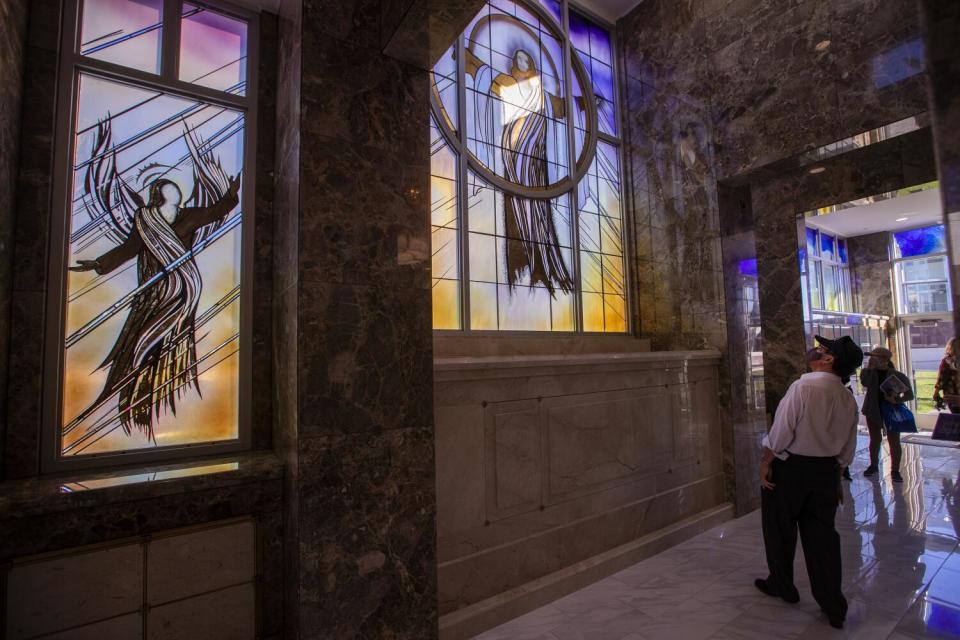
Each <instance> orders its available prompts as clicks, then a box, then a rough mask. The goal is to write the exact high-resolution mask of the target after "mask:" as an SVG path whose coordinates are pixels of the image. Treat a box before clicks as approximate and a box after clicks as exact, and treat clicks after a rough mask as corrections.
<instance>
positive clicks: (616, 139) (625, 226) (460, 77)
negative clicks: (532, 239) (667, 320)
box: [429, 0, 634, 337]
mask: <svg viewBox="0 0 960 640" xmlns="http://www.w3.org/2000/svg"><path fill="white" fill-rule="evenodd" d="M513 1H514V2H518V3H519V4H522V5H523V6H524V8H525V9H527V10H529V11H531V12H533V13H534V14H535V15H537V17H539V18H540V19H548V20H549V23H550V24H551V25H554V26H559V28H560V30H561V33H562V35H563V43H562V44H563V57H564V84H565V86H567V87H572V84H571V76H572V74H573V61H572V58H573V56H575V55H578V54H577V52H576V50H575V48H574V46H573V42H572V40H571V38H570V13H571V12H575V13H578V14H579V15H580V16H581V17H583V18H585V19H587V20H588V21H589V22H592V23H593V24H595V25H597V26H599V27H601V28H602V29H604V30H605V31H606V32H607V34H608V35H609V36H610V50H611V52H610V58H611V60H610V62H611V64H610V68H611V70H612V76H613V78H612V79H613V100H614V105H615V109H614V112H615V113H614V116H615V125H616V128H617V135H616V136H612V135H610V134H607V133H604V132H603V131H601V130H600V123H599V115H598V116H597V122H594V123H593V126H594V127H595V129H596V144H595V145H594V152H593V158H596V157H597V155H598V154H599V143H601V142H602V143H606V144H608V145H610V146H612V147H614V148H615V149H616V152H617V162H618V169H619V178H620V190H619V191H620V202H621V208H620V209H621V210H620V222H621V230H620V234H621V237H620V242H621V249H622V256H621V257H622V264H623V288H624V329H623V331H585V330H584V329H583V324H584V323H583V293H584V290H583V281H582V275H583V272H582V270H581V265H580V253H581V251H582V249H581V245H580V209H579V207H578V206H577V193H578V189H579V185H580V181H581V180H584V179H586V177H587V173H585V174H584V175H583V176H581V178H580V179H579V180H577V181H576V182H575V183H574V185H573V187H572V188H570V189H569V190H567V191H565V192H563V193H561V194H560V195H559V196H554V197H552V198H549V199H551V200H552V199H554V198H555V197H565V198H567V199H568V202H569V203H570V204H569V208H570V212H571V217H572V221H571V245H572V246H571V248H570V249H571V257H572V261H573V264H572V267H573V270H574V273H575V274H576V276H575V280H576V287H575V289H574V302H573V315H574V328H573V329H572V330H562V331H561V330H558V331H544V330H526V329H473V328H471V327H470V317H471V309H470V291H469V290H470V283H471V281H470V223H469V211H468V210H467V207H466V203H467V200H468V188H469V187H468V185H469V173H470V168H469V166H468V164H469V163H468V162H467V159H466V158H465V157H464V154H465V153H468V151H466V145H465V144H462V143H461V142H458V141H457V140H451V139H450V138H449V136H448V132H447V130H446V128H445V127H444V126H443V125H442V123H441V122H440V118H439V117H437V118H435V115H436V114H435V112H434V109H435V105H434V103H433V97H432V94H433V92H432V91H431V103H430V106H429V110H430V120H431V121H433V120H435V119H436V120H437V122H436V125H437V129H438V130H439V133H440V137H441V138H442V139H443V141H444V143H445V144H446V146H447V147H448V148H449V149H450V152H451V153H452V154H453V156H454V158H455V162H456V175H457V184H456V195H457V213H456V217H457V224H458V228H457V245H458V246H457V259H456V260H457V266H458V269H459V276H458V279H457V282H458V285H459V288H460V294H459V301H458V302H459V304H458V306H457V311H458V313H459V314H460V327H459V328H457V329H438V328H435V327H434V328H433V332H434V333H435V334H436V335H455V336H477V337H482V336H499V337H524V336H526V337H531V336H536V337H545V336H556V337H570V336H589V337H604V336H625V335H631V334H632V333H633V327H634V317H633V316H634V311H633V296H634V292H633V286H632V283H633V279H632V270H631V266H630V259H629V258H630V256H631V255H632V252H633V246H632V238H633V234H632V233H629V232H628V230H629V229H630V228H631V227H632V225H633V217H632V214H633V212H632V210H631V208H630V207H628V206H627V205H626V203H627V201H628V195H627V189H628V185H627V181H626V180H625V175H626V174H625V170H626V164H625V162H626V152H625V147H626V143H625V141H624V129H623V117H622V108H621V105H622V95H621V93H622V91H621V86H620V84H621V83H620V80H621V78H620V58H619V52H620V43H619V41H618V39H617V33H616V27H615V25H612V24H610V23H609V22H608V21H607V20H605V19H603V18H601V17H599V16H597V15H596V14H595V13H593V12H592V11H590V10H589V9H587V8H585V7H583V6H581V5H580V4H578V3H577V2H575V1H573V0H557V2H559V4H560V8H561V17H562V22H561V23H560V24H559V25H557V24H556V18H555V17H554V16H553V15H550V14H549V11H548V10H547V9H546V8H545V7H544V6H543V5H542V4H541V3H540V0H513ZM489 2H490V0H487V1H486V2H485V3H484V7H486V5H487V4H488V3H489ZM463 36H464V34H463V32H460V33H458V34H457V40H456V43H455V44H454V46H455V47H456V51H457V122H458V127H457V132H456V135H457V136H458V137H460V138H461V140H462V139H464V138H465V134H463V133H462V130H463V129H464V127H465V124H464V123H465V122H466V83H465V81H464V74H465V70H464V66H463V60H464V55H463V49H464V44H463ZM430 74H431V76H432V74H433V71H432V69H431V71H430ZM591 80H592V79H591ZM431 82H432V80H431ZM591 89H592V85H591ZM572 100H573V94H572V92H571V91H567V103H568V107H569V106H570V105H571V104H572ZM573 136H574V133H573V131H572V128H568V156H569V158H570V160H568V162H571V163H575V162H576V158H575V157H574V145H573ZM585 144H587V142H586V141H585ZM461 146H462V147H463V151H462V153H461V152H459V151H458V147H461ZM593 158H591V162H593ZM573 170H574V164H571V166H570V171H571V174H572V172H573ZM588 171H589V169H588ZM478 177H479V178H480V179H481V180H483V181H484V182H485V183H486V184H487V185H488V186H489V187H490V188H491V189H495V190H500V189H499V187H497V185H494V184H491V183H487V182H486V181H485V180H484V179H483V177H482V176H478ZM431 309H432V303H431ZM431 322H432V313H431ZM498 322H499V320H498Z"/></svg>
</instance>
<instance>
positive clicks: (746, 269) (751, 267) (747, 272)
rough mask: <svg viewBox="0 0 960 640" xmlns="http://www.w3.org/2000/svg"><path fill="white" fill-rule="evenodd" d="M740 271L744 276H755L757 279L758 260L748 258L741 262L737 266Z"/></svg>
mask: <svg viewBox="0 0 960 640" xmlns="http://www.w3.org/2000/svg"><path fill="white" fill-rule="evenodd" d="M737 266H738V268H739V270H740V275H742V276H753V277H754V278H755V277H757V259H756V258H748V259H746V260H741V261H740V263H739V264H738V265H737Z"/></svg>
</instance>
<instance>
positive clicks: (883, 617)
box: [477, 437, 960, 640]
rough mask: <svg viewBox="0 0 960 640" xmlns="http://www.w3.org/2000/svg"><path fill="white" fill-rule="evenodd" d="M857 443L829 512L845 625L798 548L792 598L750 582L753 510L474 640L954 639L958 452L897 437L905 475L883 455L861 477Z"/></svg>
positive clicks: (957, 622) (759, 556) (958, 617)
mask: <svg viewBox="0 0 960 640" xmlns="http://www.w3.org/2000/svg"><path fill="white" fill-rule="evenodd" d="M860 445H861V446H862V447H864V449H862V450H861V451H860V452H859V453H858V455H857V459H856V461H855V462H854V464H853V467H852V468H851V471H853V473H854V478H855V479H854V481H853V482H850V483H845V485H846V487H845V500H844V504H843V506H842V507H841V508H840V511H839V512H838V514H837V529H838V531H839V532H840V538H841V542H842V545H843V574H844V593H845V594H846V596H847V600H848V601H849V604H850V610H849V613H848V614H847V623H846V626H845V628H844V629H843V630H842V631H838V630H835V629H833V628H831V627H830V626H829V625H828V624H827V620H826V617H825V616H824V615H822V614H821V613H820V611H819V608H818V607H817V605H816V603H815V602H814V601H813V598H812V596H811V595H810V586H809V580H808V579H807V574H806V569H805V568H804V565H803V556H802V553H801V552H800V550H799V549H798V553H797V569H796V576H797V580H796V581H797V587H798V589H799V590H800V603H799V604H796V605H790V604H787V603H785V602H783V601H782V600H779V599H777V600H774V599H772V598H769V597H767V596H764V595H763V594H761V593H760V592H758V591H757V590H756V589H755V588H754V586H753V580H754V578H758V577H764V576H766V565H765V560H764V554H763V541H762V538H761V534H760V514H759V512H754V513H751V514H749V515H747V516H744V517H742V518H739V519H737V520H733V521H731V522H728V523H726V524H724V525H721V526H718V527H715V528H714V529H711V530H710V531H707V532H705V533H703V534H701V535H699V536H697V537H696V538H693V539H691V540H688V541H687V542H685V543H683V544H681V545H679V546H676V547H673V548H672V549H670V550H668V551H665V552H664V553H661V554H659V555H657V556H654V557H652V558H649V559H647V560H645V561H643V562H641V563H639V564H636V565H634V566H632V567H630V568H628V569H625V570H624V571H621V572H620V573H617V574H615V575H613V576H611V577H609V578H607V579H605V580H602V581H600V582H598V583H596V584H593V585H591V586H589V587H587V588H585V589H583V590H581V591H578V592H576V593H573V594H571V595H569V596H566V597H564V598H561V599H560V600H557V601H555V602H553V603H552V604H549V605H547V606H545V607H543V608H541V609H537V610H536V611H533V612H531V613H529V614H526V615H524V616H522V617H520V618H518V619H516V620H513V621H511V622H509V623H507V624H505V625H503V626H500V627H497V628H496V629H492V630H490V631H488V632H486V633H484V634H482V635H480V636H478V637H477V638H478V640H577V639H583V640H655V639H660V638H669V639H671V640H673V639H677V640H697V639H700V638H716V639H734V638H750V639H752V638H818V639H823V640H827V639H829V638H834V637H836V638H844V637H845V638H870V639H871V640H880V639H883V638H890V639H891V640H908V639H912V638H960V549H958V542H957V541H958V537H960V450H958V449H948V448H941V447H934V446H930V445H904V461H903V463H902V468H901V472H902V474H903V477H904V480H905V482H904V483H903V484H902V485H896V484H893V483H892V482H891V481H890V478H889V466H888V461H887V460H886V459H884V460H883V461H882V462H881V476H882V477H879V478H878V477H874V478H873V479H867V478H864V477H863V476H862V471H863V469H864V468H866V466H867V452H866V450H865V447H866V439H865V438H863V437H861V439H860ZM884 448H886V447H884Z"/></svg>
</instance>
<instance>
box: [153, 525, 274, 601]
mask: <svg viewBox="0 0 960 640" xmlns="http://www.w3.org/2000/svg"><path fill="white" fill-rule="evenodd" d="M255 540H256V527H255V525H254V523H253V520H247V521H244V522H238V523H235V524H229V525H226V526H219V527H213V528H209V529H201V530H198V531H192V532H189V533H180V534H178V535H172V536H165V537H158V538H156V539H155V540H153V541H151V542H150V545H149V547H148V549H147V602H148V603H149V604H150V605H151V606H155V605H158V604H162V603H164V602H170V601H171V600H176V599H179V598H185V597H188V596H192V595H196V594H198V593H204V592H206V591H213V590H215V589H221V588H223V587H228V586H232V585H235V584H239V583H241V582H247V581H250V580H253V577H254V573H255V571H256V548H255V544H256V542H255Z"/></svg>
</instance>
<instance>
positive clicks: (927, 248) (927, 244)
mask: <svg viewBox="0 0 960 640" xmlns="http://www.w3.org/2000/svg"><path fill="white" fill-rule="evenodd" d="M893 240H894V242H896V243H897V249H899V251H900V257H901V258H911V257H913V256H924V255H927V254H929V253H941V252H943V251H946V250H947V236H946V230H945V229H944V226H943V225H942V224H938V225H934V226H932V227H923V228H921V229H910V230H909V231H899V232H897V233H894V234H893Z"/></svg>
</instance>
